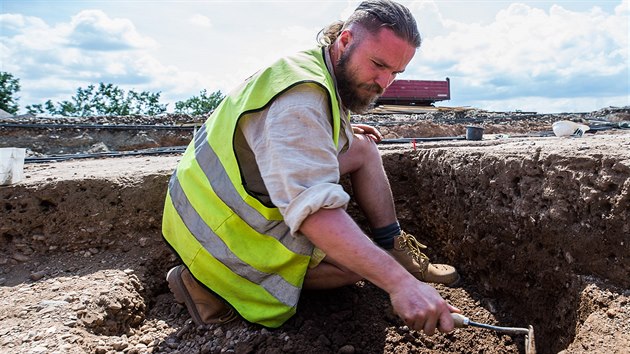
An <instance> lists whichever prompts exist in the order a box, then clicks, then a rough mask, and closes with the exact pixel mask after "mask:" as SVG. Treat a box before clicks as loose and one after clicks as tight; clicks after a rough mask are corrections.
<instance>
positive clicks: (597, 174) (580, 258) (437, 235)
mask: <svg viewBox="0 0 630 354" xmlns="http://www.w3.org/2000/svg"><path fill="white" fill-rule="evenodd" d="M623 141H625V142H623ZM590 143H591V142H589V144H590ZM584 146H585V145H583V142H578V141H565V140H561V139H554V141H553V142H552V144H546V143H544V144H542V143H538V144H537V143H536V142H520V143H519V142H515V143H506V144H498V145H494V146H493V145H489V144H487V143H480V144H478V145H471V146H468V145H459V146H451V147H448V148H440V147H438V148H423V149H417V150H416V151H413V150H407V151H398V152H396V151H394V152H390V153H388V154H386V158H385V159H384V162H385V168H386V171H387V172H388V174H389V175H390V179H391V181H392V188H393V191H394V195H395V199H396V205H397V208H398V212H399V216H400V219H401V220H400V221H401V224H403V226H404V227H405V228H407V229H410V230H411V231H412V232H413V233H415V234H416V235H417V236H418V238H420V239H421V240H422V242H424V243H425V244H427V245H430V247H431V248H430V249H429V251H428V252H429V253H433V254H435V253H436V252H437V253H438V257H437V260H438V261H448V262H451V263H452V264H454V265H456V266H457V267H458V269H459V270H460V271H461V273H462V275H463V277H464V278H465V279H466V280H467V281H470V282H472V283H474V284H476V285H477V286H478V287H479V288H480V289H482V292H483V293H484V294H486V295H487V296H488V297H490V298H494V299H499V301H500V303H501V305H502V306H504V309H506V311H507V312H509V313H511V314H512V315H513V316H512V318H511V320H512V321H513V323H524V324H527V323H529V324H534V327H535V328H537V331H538V333H541V334H542V335H537V341H538V345H539V348H545V349H546V350H545V352H553V353H556V352H558V351H560V350H562V349H563V348H566V347H567V345H569V343H571V341H572V340H573V337H574V335H575V332H576V330H577V329H578V328H579V324H580V323H581V321H583V320H584V319H583V318H581V317H579V316H580V315H579V313H580V311H579V310H578V308H579V307H580V297H582V296H583V292H584V289H585V287H587V286H589V285H592V284H594V283H597V284H599V285H598V286H600V287H602V288H607V289H612V292H613V293H615V292H616V293H620V292H621V291H622V290H623V289H628V288H630V263H629V262H628V261H627V260H628V259H630V248H629V245H628V243H629V242H630V152H628V151H630V144H628V140H622V143H620V144H616V145H613V147H614V146H617V147H618V148H619V149H620V150H615V149H614V148H613V149H611V148H610V146H609V145H607V144H603V145H602V146H601V149H599V148H597V140H593V141H592V145H591V146H592V148H590V149H583V148H580V147H584ZM620 289H621V290H620ZM626 291H627V290H626ZM582 315H584V314H582Z"/></svg>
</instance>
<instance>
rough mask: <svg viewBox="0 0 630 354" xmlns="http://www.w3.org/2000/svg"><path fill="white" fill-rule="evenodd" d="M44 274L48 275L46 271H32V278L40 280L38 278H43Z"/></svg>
mask: <svg viewBox="0 0 630 354" xmlns="http://www.w3.org/2000/svg"><path fill="white" fill-rule="evenodd" d="M44 276H46V271H44V270H40V271H39V272H34V273H31V276H30V278H31V280H33V281H38V280H40V279H42V278H43V277H44Z"/></svg>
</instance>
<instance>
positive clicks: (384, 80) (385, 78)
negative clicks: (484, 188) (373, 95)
mask: <svg viewBox="0 0 630 354" xmlns="http://www.w3.org/2000/svg"><path fill="white" fill-rule="evenodd" d="M394 78H395V75H393V74H392V73H388V72H383V73H380V74H379V75H378V77H377V78H376V83H377V84H378V85H379V86H380V87H381V88H382V89H383V90H385V89H386V88H387V87H389V85H391V83H392V82H393V81H394Z"/></svg>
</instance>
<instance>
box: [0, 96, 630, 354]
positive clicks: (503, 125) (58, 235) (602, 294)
mask: <svg viewBox="0 0 630 354" xmlns="http://www.w3.org/2000/svg"><path fill="white" fill-rule="evenodd" d="M438 115H441V116H438ZM620 117H621V118H620ZM627 117H628V109H627V108H625V109H621V110H603V111H598V112H591V113H588V114H583V115H577V116H576V115H545V116H542V115H532V114H525V113H523V114H517V113H510V114H501V113H496V112H481V111H473V112H464V113H461V114H460V113H458V112H455V113H453V112H446V113H444V112H438V113H432V114H431V115H418V114H394V115H369V116H361V117H354V119H355V121H362V122H376V123H378V124H377V125H379V126H380V128H381V130H382V131H383V132H384V133H386V138H399V137H432V136H433V137H436V136H437V137H439V136H442V137H443V136H461V135H462V134H463V133H464V131H465V126H466V125H470V124H476V125H482V126H483V127H484V128H485V135H484V140H482V141H466V140H448V141H418V142H417V143H413V144H412V143H407V144H384V145H382V146H381V148H382V149H381V150H382V155H383V161H384V164H385V168H386V171H387V173H388V175H389V176H390V182H391V184H392V189H393V192H394V196H395V202H396V207H397V210H398V213H399V218H400V222H401V224H402V226H403V228H404V229H405V230H407V231H408V232H410V233H412V234H415V235H416V236H417V237H418V238H419V239H420V241H422V242H423V243H425V244H427V245H429V247H430V248H429V250H428V254H429V256H431V257H432V260H433V261H434V262H438V263H439V262H448V263H450V264H454V265H455V266H457V267H458V269H459V271H460V274H461V275H462V279H463V280H462V282H461V283H460V284H459V285H458V286H457V287H455V288H448V287H445V286H442V285H435V287H436V289H437V290H438V291H439V292H440V293H441V294H442V296H443V297H444V298H445V299H447V300H448V301H449V302H451V303H452V304H453V305H455V306H457V307H458V308H459V309H461V310H462V312H463V313H464V314H465V315H466V316H468V317H469V318H470V319H471V320H473V321H476V322H481V323H488V324H494V325H499V326H512V327H527V326H528V325H532V326H533V328H534V331H535V339H536V349H537V351H538V353H558V352H562V353H567V354H568V353H626V352H627V349H628V348H629V347H630V290H629V289H630V263H629V262H628V260H629V259H630V246H629V244H630V131H628V130H626V129H610V130H603V131H592V132H590V133H588V134H585V135H584V136H583V137H581V138H576V137H568V138H557V137H553V136H548V134H547V135H545V134H542V133H545V132H546V133H548V132H549V131H550V126H551V123H552V122H553V121H557V120H560V119H572V120H581V121H585V120H586V121H588V120H589V119H590V122H591V124H592V125H594V123H593V122H594V121H595V120H597V122H600V123H601V122H609V123H610V122H619V121H626V120H628V119H627ZM178 119H180V118H178ZM186 119H187V118H186V117H184V120H186ZM95 121H97V122H100V121H99V120H98V119H96V120H95ZM179 121H181V119H180V120H179ZM179 121H178V122H179ZM57 123H60V124H67V123H68V122H57ZM124 124H129V122H127V121H125V122H124ZM141 124H154V122H153V121H150V120H149V121H148V122H145V121H143V122H141ZM169 124H175V123H173V122H171V123H169ZM15 129H17V128H14V127H11V128H6V127H5V128H2V129H0V133H3V132H4V133H5V134H8V135H11V136H15V135H16V134H15V133H14V130H15ZM37 129H38V130H37V131H34V132H33V133H32V134H31V135H29V134H24V132H25V130H21V132H22V134H21V135H22V136H23V138H24V139H25V141H38V140H39V139H33V138H32V136H46V135H47V134H48V135H51V133H50V131H49V133H46V131H45V130H42V128H41V127H40V128H37ZM55 129H60V128H55ZM76 129H77V128H72V129H71V130H70V132H69V133H67V134H68V136H70V137H72V136H76V135H73V134H77V131H76ZM121 131H122V130H121ZM134 131H136V132H137V129H136V130H134ZM84 133H85V132H81V134H84ZM60 134H61V133H60V132H59V131H55V132H54V135H57V136H61V138H60V139H61V140H64V138H63V135H60ZM85 134H87V133H85ZM117 134H118V137H117V138H116V139H117V140H121V141H122V140H125V139H124V137H123V135H122V133H117ZM129 134H136V133H129ZM169 134H172V135H173V136H175V134H174V133H172V132H171V133H169ZM182 134H184V133H182ZM186 134H189V133H186ZM8 135H7V136H8ZM134 136H137V135H134ZM29 139H30V140H29ZM101 139H102V140H101V141H100V142H99V143H102V144H103V145H104V146H106V149H107V150H108V151H112V148H111V146H114V145H115V144H114V143H113V142H111V141H109V140H105V139H103V138H102V137H101ZM178 139H181V138H178ZM65 140H67V141H71V140H72V139H65ZM87 140H89V139H87ZM128 140H133V139H128ZM153 140H154V141H155V139H153ZM90 141H91V142H92V143H94V141H95V140H94V138H91V140H90ZM136 143H137V141H136V140H134V144H136ZM116 144H117V145H115V146H117V147H119V146H122V144H121V143H120V141H118V142H117V143H116ZM44 145H47V144H42V146H44ZM88 145H89V144H88ZM92 145H93V144H92ZM13 146H20V145H19V144H13ZM21 146H24V147H28V146H27V145H21ZM134 146H137V144H136V145H134ZM147 146H150V145H147ZM54 149H55V147H54V146H50V147H49V148H48V150H47V149H44V148H42V149H41V150H40V151H34V150H32V149H31V150H30V151H29V154H30V156H39V155H41V154H55V153H59V152H54V151H55V150H54ZM117 149H120V150H124V148H117ZM78 150H80V149H79V148H77V151H78ZM51 151H52V152H51ZM179 157H180V155H179V154H165V155H160V156H133V157H116V158H114V157H110V158H89V159H78V158H77V159H72V160H67V161H60V162H49V163H27V164H26V166H25V171H24V174H25V179H24V180H23V181H21V182H19V183H17V184H14V185H11V186H2V187H0V198H1V200H2V218H1V220H0V352H7V353H85V352H89V353H388V354H389V353H482V352H483V353H490V354H495V353H525V347H524V343H525V338H524V336H523V335H506V334H501V333H496V332H493V331H491V330H486V329H479V328H473V327H468V328H462V329H457V330H455V331H453V332H451V333H447V334H436V335H434V336H426V335H424V334H423V333H420V332H416V331H413V330H410V329H409V328H407V327H406V326H405V325H404V324H403V323H402V321H401V320H400V319H399V318H398V317H397V316H396V315H394V314H393V313H392V311H391V307H390V305H389V300H388V296H387V294H386V293H384V292H383V291H382V290H380V289H378V288H377V287H375V286H374V285H372V284H370V283H369V282H359V283H357V284H355V285H353V286H349V287H344V288H341V289H337V290H334V291H321V292H304V293H303V295H302V298H301V301H300V305H299V307H298V312H297V314H296V315H295V316H294V317H293V318H292V319H290V320H289V321H288V322H287V323H286V324H285V325H283V326H282V327H281V328H278V329H267V328H263V327H261V326H258V325H254V324H250V323H247V322H245V321H243V320H237V321H235V322H232V323H229V324H226V325H223V326H217V325H210V326H195V325H194V324H193V323H192V322H191V320H190V317H189V316H188V314H187V312H186V309H185V308H184V307H182V306H181V305H178V304H176V303H174V301H173V296H172V295H171V294H170V292H169V290H168V287H167V285H166V281H165V275H166V272H167V271H168V269H169V268H170V267H172V266H174V265H177V264H178V261H177V259H176V257H175V256H174V255H173V254H172V252H171V251H170V250H169V249H168V248H167V246H166V245H165V243H164V242H163V241H162V239H161V234H160V222H161V220H160V218H161V212H162V210H161V208H162V205H163V199H164V195H165V191H166V184H167V181H168V179H169V177H170V174H171V172H172V171H173V169H174V168H175V166H176V164H177V161H178V160H179ZM343 183H344V186H345V187H346V188H348V190H349V182H348V181H347V180H344V181H343ZM349 211H350V212H351V214H352V215H353V216H355V218H356V219H357V220H358V222H359V223H360V224H364V221H363V219H362V217H361V215H360V213H359V211H358V210H357V208H356V206H355V205H353V204H351V205H350V206H349Z"/></svg>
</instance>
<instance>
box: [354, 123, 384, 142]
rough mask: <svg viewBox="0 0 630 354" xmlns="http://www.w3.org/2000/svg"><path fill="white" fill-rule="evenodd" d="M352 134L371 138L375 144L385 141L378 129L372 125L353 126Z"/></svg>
mask: <svg viewBox="0 0 630 354" xmlns="http://www.w3.org/2000/svg"><path fill="white" fill-rule="evenodd" d="M352 132H353V133H355V134H364V135H367V136H369V137H370V139H372V140H374V142H377V143H378V142H380V141H381V140H383V135H381V132H379V131H378V129H376V128H374V127H373V126H371V125H367V124H353V125H352Z"/></svg>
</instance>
